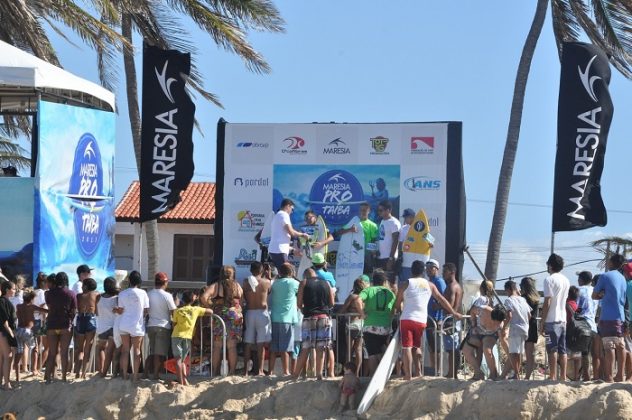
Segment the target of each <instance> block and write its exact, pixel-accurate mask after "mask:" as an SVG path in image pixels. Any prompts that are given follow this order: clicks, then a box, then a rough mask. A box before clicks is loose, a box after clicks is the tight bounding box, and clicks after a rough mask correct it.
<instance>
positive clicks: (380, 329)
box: [359, 269, 395, 375]
mask: <svg viewBox="0 0 632 420" xmlns="http://www.w3.org/2000/svg"><path fill="white" fill-rule="evenodd" d="M386 281H387V276H386V273H385V272H384V271H383V270H379V269H378V270H375V272H374V273H373V286H371V287H368V288H366V289H364V290H362V292H360V295H359V296H360V301H361V302H362V304H361V305H360V306H361V310H360V315H361V317H362V318H364V327H363V329H362V331H363V334H362V337H363V339H364V344H365V347H366V349H367V353H368V354H369V375H373V373H374V372H375V369H377V365H378V364H379V363H380V359H381V358H382V352H383V351H384V347H385V346H386V344H387V342H388V338H389V337H390V334H391V320H392V316H391V310H392V309H393V305H394V304H395V294H394V293H393V292H392V291H391V289H389V288H388V287H387V286H385V284H386Z"/></svg>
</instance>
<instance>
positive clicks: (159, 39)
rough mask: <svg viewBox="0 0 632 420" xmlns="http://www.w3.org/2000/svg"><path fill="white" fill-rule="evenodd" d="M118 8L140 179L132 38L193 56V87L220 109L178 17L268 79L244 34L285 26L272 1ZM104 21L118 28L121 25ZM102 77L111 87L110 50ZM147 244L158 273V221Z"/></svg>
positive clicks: (186, 0) (121, 2)
mask: <svg viewBox="0 0 632 420" xmlns="http://www.w3.org/2000/svg"><path fill="white" fill-rule="evenodd" d="M113 3H115V5H116V6H117V7H118V8H119V9H118V10H119V11H120V15H121V21H120V28H121V34H122V36H123V37H124V38H125V40H126V41H127V42H128V45H126V46H125V47H124V48H123V62H124V70H125V82H126V83H125V84H126V93H127V108H128V115H129V119H130V125H131V129H132V140H133V144H134V153H135V157H136V164H137V168H138V171H139V176H140V154H141V144H140V140H141V115H140V111H139V104H138V85H137V80H138V78H137V75H136V66H135V60H134V54H133V50H132V48H131V45H133V36H132V33H133V31H134V30H136V31H138V32H139V33H140V35H141V36H142V38H143V40H144V41H145V42H147V43H149V44H151V45H155V46H159V47H161V48H163V49H171V48H175V49H178V50H181V51H188V52H191V53H192V71H191V76H190V78H189V80H188V82H189V84H190V85H191V87H192V88H193V89H194V90H195V91H197V92H198V93H199V94H200V95H201V96H202V97H204V98H205V99H207V100H209V101H211V102H213V103H215V104H216V105H218V106H221V103H220V102H219V100H218V99H217V98H216V97H215V96H214V95H213V94H212V93H210V92H208V91H206V90H205V89H204V87H203V84H202V76H201V74H200V72H199V71H198V70H197V68H196V66H195V47H194V46H193V45H192V44H191V43H190V42H189V41H188V39H190V37H189V35H188V32H187V31H186V30H185V29H184V28H183V27H181V25H180V24H179V23H178V21H177V19H176V18H177V15H178V14H184V15H186V16H188V17H189V18H190V19H191V20H193V22H194V23H195V24H196V25H197V26H198V27H199V28H200V29H202V30H203V31H205V32H207V33H208V34H209V36H210V37H211V38H212V40H213V41H214V42H215V43H216V44H218V45H220V46H222V47H224V48H225V49H227V50H228V51H231V52H234V53H236V54H238V55H239V56H240V57H241V58H242V59H243V60H244V62H245V64H246V66H247V67H248V68H249V69H250V70H253V71H255V72H262V73H267V72H269V71H270V67H269V66H268V64H267V63H266V61H265V60H264V58H263V57H262V56H261V55H260V54H258V53H257V52H256V51H255V50H254V49H253V48H252V46H251V45H250V44H249V43H248V41H247V39H246V35H245V31H246V30H248V29H253V30H261V31H270V32H282V31H283V30H284V29H283V24H284V22H283V20H282V19H281V17H280V15H279V12H278V11H277V9H276V8H275V7H274V6H273V4H272V3H271V2H270V1H268V0H250V1H233V0H225V1H212V0H207V1H199V0H170V1H168V4H169V6H170V9H169V10H164V8H163V7H160V5H157V4H156V3H155V2H152V1H147V0H142V1H141V0H118V1H113ZM104 21H106V22H108V23H109V24H114V25H115V26H116V24H117V22H115V21H112V20H108V19H107V18H106V19H104ZM98 53H99V54H98V57H99V59H98V63H99V75H100V77H101V81H102V84H103V85H104V86H106V87H107V86H108V85H109V83H111V82H110V80H109V79H110V77H111V76H112V73H111V72H110V71H109V69H110V68H111V67H110V66H108V65H107V63H108V61H111V58H112V56H113V52H112V51H111V48H107V46H106V48H103V49H98ZM145 232H146V235H145V238H146V243H147V258H148V272H149V273H155V272H157V271H158V255H159V242H158V225H157V223H156V220H152V221H150V222H147V223H145Z"/></svg>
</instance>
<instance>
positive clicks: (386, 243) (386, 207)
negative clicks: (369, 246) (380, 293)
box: [376, 200, 402, 283]
mask: <svg viewBox="0 0 632 420" xmlns="http://www.w3.org/2000/svg"><path fill="white" fill-rule="evenodd" d="M392 211H393V204H391V202H390V201H388V200H382V201H380V203H379V204H378V205H377V214H378V215H379V216H380V217H381V218H382V221H381V222H380V228H379V230H378V243H377V247H378V259H377V264H376V265H377V268H381V269H383V270H385V271H387V272H388V276H389V281H390V282H391V283H392V282H393V281H394V280H395V275H394V273H393V269H394V267H395V259H396V258H397V246H398V244H399V230H400V229H401V227H402V225H401V223H399V220H397V218H396V217H393V215H392V214H391V213H392Z"/></svg>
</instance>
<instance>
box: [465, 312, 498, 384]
mask: <svg viewBox="0 0 632 420" xmlns="http://www.w3.org/2000/svg"><path fill="white" fill-rule="evenodd" d="M470 313H471V315H472V317H476V319H477V322H476V327H475V328H473V329H472V331H471V332H470V336H469V337H468V338H467V339H466V342H465V346H464V347H463V354H464V356H465V360H467V362H468V363H469V364H470V365H472V367H473V368H474V372H475V373H474V378H473V379H483V372H482V371H481V364H480V360H481V358H480V357H477V356H478V355H480V354H481V352H482V354H483V355H484V356H485V361H486V362H487V367H488V368H489V372H490V378H491V379H496V378H497V377H498V371H497V370H496V361H495V359H494V354H493V353H492V349H493V347H494V345H495V344H496V342H497V341H498V333H499V331H500V330H501V329H502V327H503V322H504V320H505V313H504V312H503V311H502V310H501V309H498V308H492V307H491V306H481V307H474V308H472V310H471V312H470Z"/></svg>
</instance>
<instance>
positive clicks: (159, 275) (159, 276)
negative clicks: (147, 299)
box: [154, 271, 169, 282]
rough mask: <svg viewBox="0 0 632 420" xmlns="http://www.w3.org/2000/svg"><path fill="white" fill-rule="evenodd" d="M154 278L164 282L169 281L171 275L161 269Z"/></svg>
mask: <svg viewBox="0 0 632 420" xmlns="http://www.w3.org/2000/svg"><path fill="white" fill-rule="evenodd" d="M154 280H155V281H159V282H164V281H169V277H168V276H167V273H165V272H163V271H161V272H159V273H156V276H155V277H154Z"/></svg>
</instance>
